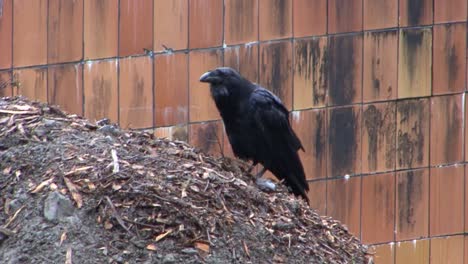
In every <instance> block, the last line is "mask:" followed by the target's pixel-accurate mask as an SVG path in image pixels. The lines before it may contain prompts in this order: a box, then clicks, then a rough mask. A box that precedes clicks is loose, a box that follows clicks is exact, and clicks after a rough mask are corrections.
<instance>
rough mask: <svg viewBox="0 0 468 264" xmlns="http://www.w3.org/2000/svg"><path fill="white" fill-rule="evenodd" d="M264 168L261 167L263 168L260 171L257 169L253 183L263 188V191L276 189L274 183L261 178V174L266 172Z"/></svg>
mask: <svg viewBox="0 0 468 264" xmlns="http://www.w3.org/2000/svg"><path fill="white" fill-rule="evenodd" d="M266 170H267V169H266V168H265V167H263V169H262V170H261V171H259V172H258V173H257V174H256V175H255V179H256V181H255V183H256V184H257V186H258V187H259V188H260V189H261V190H264V191H274V190H276V184H275V183H274V182H272V181H270V180H268V179H263V178H262V176H263V174H265V172H266Z"/></svg>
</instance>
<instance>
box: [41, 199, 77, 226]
mask: <svg viewBox="0 0 468 264" xmlns="http://www.w3.org/2000/svg"><path fill="white" fill-rule="evenodd" d="M74 210H75V208H74V207H73V204H72V202H71V201H70V200H69V199H68V198H67V197H65V196H63V195H62V194H60V193H59V192H52V193H50V194H49V195H48V196H47V198H46V200H45V204H44V217H45V218H46V219H47V220H49V221H54V220H61V219H62V218H64V217H68V216H72V215H73V213H74Z"/></svg>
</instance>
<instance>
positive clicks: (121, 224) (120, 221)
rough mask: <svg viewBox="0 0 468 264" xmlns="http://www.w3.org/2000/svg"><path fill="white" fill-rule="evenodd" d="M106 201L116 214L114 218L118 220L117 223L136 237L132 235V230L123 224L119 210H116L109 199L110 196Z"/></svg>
mask: <svg viewBox="0 0 468 264" xmlns="http://www.w3.org/2000/svg"><path fill="white" fill-rule="evenodd" d="M105 198H106V201H107V203H108V204H109V206H110V208H111V209H112V212H113V213H114V217H115V219H117V222H118V223H119V224H120V226H122V227H123V229H125V230H126V231H127V232H128V233H129V234H131V235H134V234H133V233H132V231H130V229H128V227H127V226H126V225H125V223H124V222H123V220H122V218H121V217H120V215H119V213H118V212H117V209H115V206H114V204H113V203H112V201H111V199H110V198H109V196H106V197H105Z"/></svg>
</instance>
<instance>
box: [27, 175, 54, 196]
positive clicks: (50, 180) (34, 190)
mask: <svg viewBox="0 0 468 264" xmlns="http://www.w3.org/2000/svg"><path fill="white" fill-rule="evenodd" d="M53 180H54V177H52V178H50V179H48V180H45V181H43V182H41V183H39V185H37V186H36V188H34V189H33V190H32V191H30V192H31V193H38V192H40V191H42V189H44V187H46V186H47V185H49V184H50V183H51V182H52V181H53Z"/></svg>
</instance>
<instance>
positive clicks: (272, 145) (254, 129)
mask: <svg viewBox="0 0 468 264" xmlns="http://www.w3.org/2000/svg"><path fill="white" fill-rule="evenodd" d="M200 82H206V83H210V91H211V96H212V98H213V100H214V102H215V104H216V107H217V108H218V110H219V112H220V114H221V117H222V118H223V121H224V125H225V128H226V134H227V136H228V138H229V142H230V143H231V146H232V150H233V152H234V154H235V155H236V156H237V157H239V158H241V159H244V160H252V161H253V165H252V167H253V166H255V165H256V164H258V163H260V164H262V165H263V169H262V170H261V171H260V172H259V173H258V174H257V179H259V178H260V177H261V176H263V174H264V173H265V171H266V170H269V171H271V172H272V173H273V174H274V175H275V176H276V177H277V178H279V179H280V180H284V183H285V184H286V186H288V187H289V188H290V190H291V191H292V192H293V193H294V194H295V195H300V196H302V197H303V198H304V199H305V200H306V201H307V203H309V199H308V198H307V191H308V190H309V186H308V184H307V181H306V178H305V173H304V168H303V167H302V163H301V160H300V158H299V155H298V153H297V152H298V150H299V149H302V150H304V148H303V146H302V143H301V141H300V140H299V138H298V137H297V136H296V134H295V133H294V131H293V130H292V128H291V125H290V123H289V118H288V114H289V113H288V110H287V109H286V107H285V106H284V105H283V103H282V102H281V100H280V99H279V98H278V97H276V96H275V95H274V94H273V93H271V92H270V91H268V90H267V89H265V88H263V87H261V86H259V85H257V84H254V83H252V82H250V81H249V80H247V79H245V78H244V77H242V76H241V75H240V74H239V73H238V72H237V71H235V70H233V69H231V68H229V67H220V68H217V69H214V70H212V71H208V72H206V73H204V74H203V75H202V76H201V77H200ZM252 167H251V168H252Z"/></svg>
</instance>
